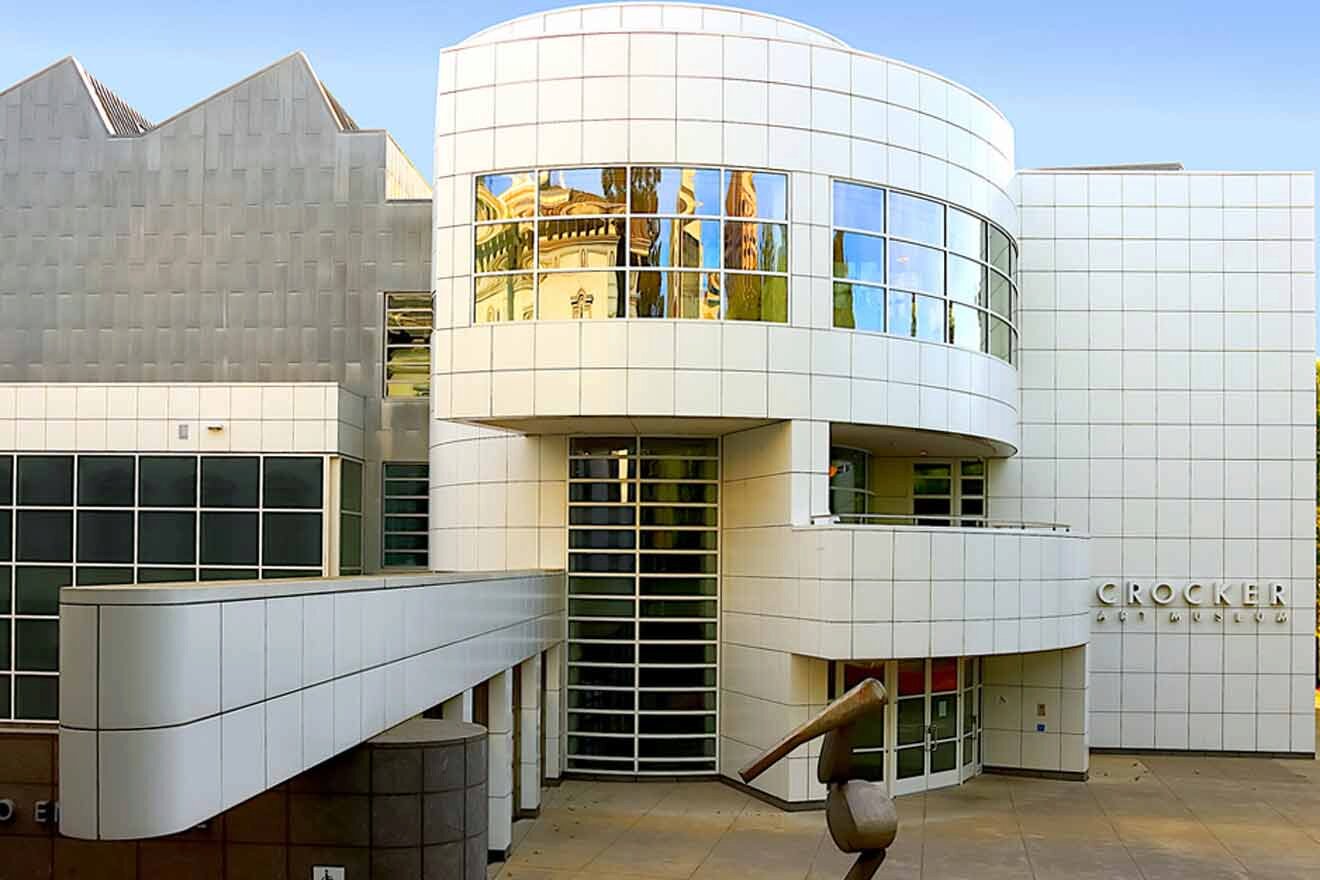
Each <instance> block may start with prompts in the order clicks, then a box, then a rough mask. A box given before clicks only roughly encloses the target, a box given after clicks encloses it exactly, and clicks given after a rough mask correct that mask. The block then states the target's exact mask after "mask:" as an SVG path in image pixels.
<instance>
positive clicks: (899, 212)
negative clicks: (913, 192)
mask: <svg viewBox="0 0 1320 880" xmlns="http://www.w3.org/2000/svg"><path fill="white" fill-rule="evenodd" d="M886 231H887V232H888V233H889V234H890V235H894V236H898V237H899V238H910V239H912V240H913V241H919V242H923V243H925V244H930V245H935V246H936V247H939V246H940V245H942V244H944V206H943V205H942V204H940V203H939V202H933V201H931V200H930V199H923V198H918V197H917V196H910V195H906V194H904V193H899V192H894V191H892V190H891V191H890V193H889V223H888V224H887V228H886Z"/></svg>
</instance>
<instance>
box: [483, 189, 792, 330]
mask: <svg viewBox="0 0 1320 880" xmlns="http://www.w3.org/2000/svg"><path fill="white" fill-rule="evenodd" d="M475 193H476V202H475V212H476V213H475V215H474V216H475V225H474V230H473V263H472V265H473V274H474V276H475V277H474V281H473V300H474V304H473V309H474V310H473V318H474V320H475V321H476V322H477V323H479V324H480V323H488V322H496V321H529V320H542V321H559V320H578V319H608V318H676V319H695V320H703V319H704V320H712V319H721V318H723V319H726V320H733V321H770V322H776V323H785V322H787V320H788V223H787V220H788V176H787V175H786V174H779V173H774V172H769V171H757V170H746V169H737V168H671V167H659V166H653V165H636V166H624V165H617V166H606V167H596V168H558V169H534V170H526V171H513V172H507V173H501V174H485V175H479V176H477V177H476V179H475Z"/></svg>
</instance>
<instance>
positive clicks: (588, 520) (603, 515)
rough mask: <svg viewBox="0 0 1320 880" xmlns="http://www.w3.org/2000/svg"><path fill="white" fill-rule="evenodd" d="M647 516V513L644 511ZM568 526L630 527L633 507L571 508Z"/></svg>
mask: <svg viewBox="0 0 1320 880" xmlns="http://www.w3.org/2000/svg"><path fill="white" fill-rule="evenodd" d="M642 514H643V516H645V514H646V511H642ZM568 524H569V525H573V526H630V525H632V524H633V508H632V507H570V508H569V510H568Z"/></svg>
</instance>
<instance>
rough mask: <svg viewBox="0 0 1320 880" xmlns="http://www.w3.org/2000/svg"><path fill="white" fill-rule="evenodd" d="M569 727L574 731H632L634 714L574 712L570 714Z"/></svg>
mask: <svg viewBox="0 0 1320 880" xmlns="http://www.w3.org/2000/svg"><path fill="white" fill-rule="evenodd" d="M568 729H569V730H570V731H572V732H573V733H632V732H633V716H631V715H595V714H591V715H588V714H585V713H582V712H572V713H570V714H569V716H568Z"/></svg>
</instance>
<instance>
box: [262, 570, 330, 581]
mask: <svg viewBox="0 0 1320 880" xmlns="http://www.w3.org/2000/svg"><path fill="white" fill-rule="evenodd" d="M320 576H321V572H320V571H319V570H318V571H308V570H305V569H303V570H299V569H296V568H263V569H262V570H261V577H262V579H263V580H268V581H275V580H280V581H287V580H293V579H295V578H319V577H320Z"/></svg>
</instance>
